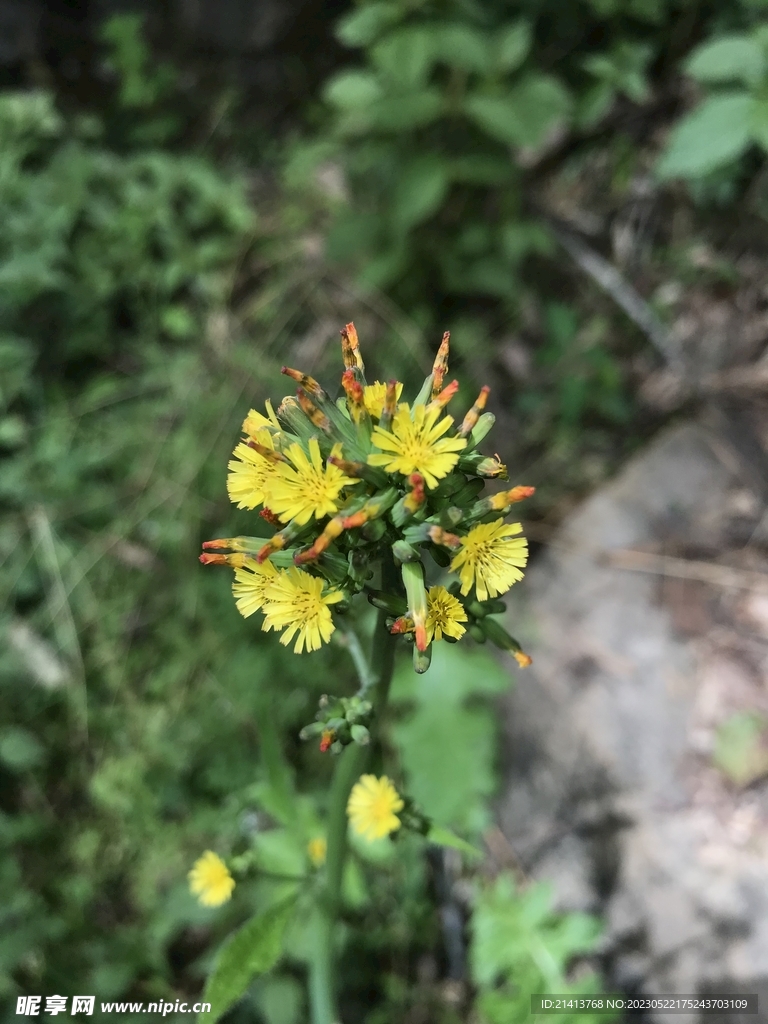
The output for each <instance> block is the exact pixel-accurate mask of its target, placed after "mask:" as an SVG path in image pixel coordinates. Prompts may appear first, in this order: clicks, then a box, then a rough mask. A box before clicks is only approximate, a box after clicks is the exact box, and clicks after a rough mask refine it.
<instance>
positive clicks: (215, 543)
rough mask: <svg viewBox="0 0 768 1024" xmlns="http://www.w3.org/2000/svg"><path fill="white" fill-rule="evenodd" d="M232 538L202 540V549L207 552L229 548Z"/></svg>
mask: <svg viewBox="0 0 768 1024" xmlns="http://www.w3.org/2000/svg"><path fill="white" fill-rule="evenodd" d="M234 539H235V538H234V537H218V538H217V539H216V540H204V541H203V547H204V548H205V550H206V551H207V550H208V549H209V548H213V549H214V550H217V549H218V548H231V547H232V541H233V540H234Z"/></svg>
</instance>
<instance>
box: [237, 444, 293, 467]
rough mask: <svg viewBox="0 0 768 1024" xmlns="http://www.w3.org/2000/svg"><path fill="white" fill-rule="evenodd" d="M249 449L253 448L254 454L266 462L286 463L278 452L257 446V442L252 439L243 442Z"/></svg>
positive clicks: (260, 445)
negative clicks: (257, 454) (256, 453)
mask: <svg viewBox="0 0 768 1024" xmlns="http://www.w3.org/2000/svg"><path fill="white" fill-rule="evenodd" d="M245 443H246V444H247V445H248V447H249V448H253V450H254V451H255V452H258V453H259V455H261V457H262V458H264V459H266V460H267V462H287V461H288V460H287V459H286V457H285V456H284V455H281V454H280V452H276V451H273V449H272V448H267V447H266V446H265V445H263V444H259V442H258V441H254V440H253V439H251V440H248V441H246V442H245Z"/></svg>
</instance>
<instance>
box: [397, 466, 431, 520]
mask: <svg viewBox="0 0 768 1024" xmlns="http://www.w3.org/2000/svg"><path fill="white" fill-rule="evenodd" d="M408 483H409V484H410V485H411V490H410V492H409V493H408V494H406V496H405V498H403V506H404V507H405V509H406V511H408V512H410V513H411V515H413V513H414V512H416V511H418V509H419V508H421V506H422V505H423V504H424V502H425V501H426V500H427V494H426V491H425V490H424V477H423V476H422V475H421V473H411V475H410V476H409V477H408Z"/></svg>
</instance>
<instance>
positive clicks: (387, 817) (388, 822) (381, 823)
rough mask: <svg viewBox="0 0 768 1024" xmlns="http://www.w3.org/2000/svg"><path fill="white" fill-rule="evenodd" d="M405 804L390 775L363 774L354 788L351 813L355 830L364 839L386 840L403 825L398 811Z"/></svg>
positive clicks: (348, 803) (349, 809)
mask: <svg viewBox="0 0 768 1024" xmlns="http://www.w3.org/2000/svg"><path fill="white" fill-rule="evenodd" d="M404 806H405V805H404V803H403V801H402V798H401V797H400V794H399V793H398V792H397V790H396V789H395V787H394V786H393V785H392V782H391V781H390V780H389V779H388V778H387V776H386V775H382V776H381V778H380V779H377V778H376V776H375V775H361V776H360V779H359V780H358V781H357V782H356V783H355V784H354V786H353V787H352V792H351V793H350V794H349V800H348V802H347V814H348V815H349V821H350V824H351V825H352V828H353V830H354V831H355V832H356V833H357V834H358V835H359V836H362V837H363V838H364V839H369V840H373V839H383V838H384V836H388V835H389V834H390V832H395V831H396V830H397V829H399V828H400V819H399V818H398V816H397V812H398V811H402V809H403V807H404Z"/></svg>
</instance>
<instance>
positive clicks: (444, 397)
mask: <svg viewBox="0 0 768 1024" xmlns="http://www.w3.org/2000/svg"><path fill="white" fill-rule="evenodd" d="M458 390H459V382H458V381H457V380H452V381H451V383H450V384H446V386H445V387H444V388H443V390H442V391H441V392H440V394H439V395H435V397H434V398H433V399H432V401H431V402H430V403H429V405H428V406H427V408H428V409H435V408H437V409H444V408H445V407H446V405H448V403H449V402H450V400H451V399H452V398H453V396H454V395H455V394H456V392H457V391H458Z"/></svg>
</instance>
